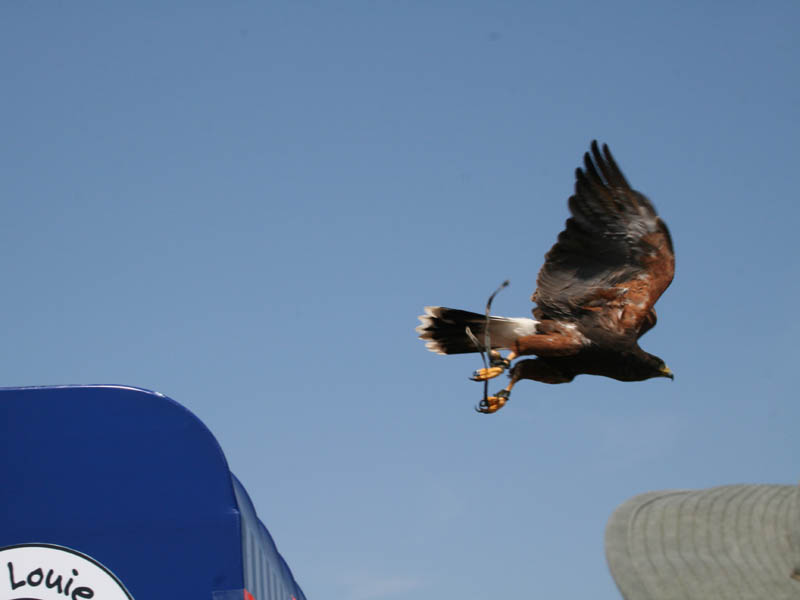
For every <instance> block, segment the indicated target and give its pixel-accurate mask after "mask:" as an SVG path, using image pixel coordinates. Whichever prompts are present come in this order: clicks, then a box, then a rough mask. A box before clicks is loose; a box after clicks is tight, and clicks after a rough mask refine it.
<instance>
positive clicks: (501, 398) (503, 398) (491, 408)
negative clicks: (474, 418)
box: [475, 390, 511, 415]
mask: <svg viewBox="0 0 800 600" xmlns="http://www.w3.org/2000/svg"><path fill="white" fill-rule="evenodd" d="M510 394H511V392H510V391H509V390H501V391H499V392H497V395H496V396H489V397H488V398H484V399H483V400H481V401H480V403H479V404H478V406H476V407H475V410H476V411H478V412H479V413H483V414H484V415H490V414H492V413H495V412H497V411H498V410H500V409H501V408H503V407H504V406H505V405H506V402H508V397H509V395H510Z"/></svg>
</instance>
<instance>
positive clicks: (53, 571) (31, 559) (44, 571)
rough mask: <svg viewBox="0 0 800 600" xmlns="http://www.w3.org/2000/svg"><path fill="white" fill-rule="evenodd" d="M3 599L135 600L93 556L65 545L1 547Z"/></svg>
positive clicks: (0, 581) (0, 578) (0, 592)
mask: <svg viewBox="0 0 800 600" xmlns="http://www.w3.org/2000/svg"><path fill="white" fill-rule="evenodd" d="M0 569H2V570H1V571H0V600H84V599H86V600H88V599H89V598H96V599H97V600H133V598H132V596H131V595H130V594H129V593H128V590H126V589H125V586H124V585H122V583H121V582H120V580H119V579H117V578H116V577H115V576H114V574H113V573H112V572H111V571H109V570H108V569H106V568H105V567H104V566H103V565H101V564H100V563H99V562H97V561H96V560H94V559H93V558H91V557H89V556H86V555H85V554H82V553H80V552H78V551H77V550H72V549H70V548H66V547H64V546H55V545H53V544H20V545H18V546H8V547H6V548H0Z"/></svg>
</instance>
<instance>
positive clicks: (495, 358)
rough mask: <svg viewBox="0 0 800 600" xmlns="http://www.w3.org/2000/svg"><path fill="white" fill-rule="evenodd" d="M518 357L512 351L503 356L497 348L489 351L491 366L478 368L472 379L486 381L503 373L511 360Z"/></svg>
mask: <svg viewBox="0 0 800 600" xmlns="http://www.w3.org/2000/svg"><path fill="white" fill-rule="evenodd" d="M515 358H517V355H516V354H515V353H514V352H510V353H509V354H508V356H507V357H505V358H503V357H502V356H501V355H500V353H499V352H498V351H497V350H490V351H489V364H490V365H491V366H490V367H488V368H486V369H478V370H477V371H475V372H474V373H473V374H472V377H470V379H472V381H486V380H487V379H494V378H495V377H497V376H498V375H501V374H502V373H503V371H505V370H506V369H508V368H509V367H510V366H511V361H512V360H514V359H515Z"/></svg>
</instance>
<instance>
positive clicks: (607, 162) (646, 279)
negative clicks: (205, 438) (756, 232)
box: [532, 141, 675, 339]
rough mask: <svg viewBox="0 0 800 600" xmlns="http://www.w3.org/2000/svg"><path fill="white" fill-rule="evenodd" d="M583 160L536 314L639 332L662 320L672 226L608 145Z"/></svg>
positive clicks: (542, 277)
mask: <svg viewBox="0 0 800 600" xmlns="http://www.w3.org/2000/svg"><path fill="white" fill-rule="evenodd" d="M583 160H584V168H583V169H577V170H576V172H575V177H576V181H575V195H573V196H572V197H570V199H569V209H570V212H571V213H572V217H571V218H570V219H568V220H567V223H566V228H565V229H564V231H562V232H561V233H560V234H559V236H558V241H557V242H556V244H555V245H554V246H553V247H552V248H551V249H550V251H549V252H548V253H547V254H546V255H545V263H544V265H543V266H542V269H541V270H540V271H539V276H538V278H537V281H536V284H537V289H536V291H535V292H534V294H533V297H532V300H533V301H534V302H536V304H537V308H536V309H535V310H534V314H535V315H536V316H537V318H551V319H568V320H574V321H581V322H583V323H584V324H585V325H586V326H588V327H590V328H592V329H596V330H597V331H598V332H601V331H602V332H604V333H605V334H608V335H613V336H619V337H625V338H629V337H631V336H635V337H638V336H640V335H642V333H644V332H645V331H646V330H647V329H649V328H650V327H652V326H653V325H654V324H655V311H654V310H653V305H654V304H655V303H656V300H658V298H659V297H660V296H661V294H662V293H663V292H664V290H666V289H667V287H668V286H669V284H670V283H671V282H672V277H673V275H674V273H675V255H674V252H673V249H672V240H671V238H670V234H669V230H668V229H667V226H666V225H665V224H664V222H663V221H662V220H661V219H660V218H659V217H658V215H657V214H656V211H655V208H653V205H652V204H651V203H650V201H649V200H648V199H647V198H646V197H645V196H644V195H642V194H640V193H639V192H637V191H636V190H634V189H633V188H631V186H630V185H629V184H628V181H627V180H626V179H625V176H624V175H623V174H622V171H620V169H619V167H618V166H617V164H616V162H615V161H614V158H613V157H612V156H611V152H610V151H609V150H608V146H606V145H603V151H602V153H601V152H600V149H599V148H598V146H597V142H596V141H595V142H592V146H591V154H589V153H588V152H587V153H586V154H584V159H583ZM635 337H634V338H633V339H635Z"/></svg>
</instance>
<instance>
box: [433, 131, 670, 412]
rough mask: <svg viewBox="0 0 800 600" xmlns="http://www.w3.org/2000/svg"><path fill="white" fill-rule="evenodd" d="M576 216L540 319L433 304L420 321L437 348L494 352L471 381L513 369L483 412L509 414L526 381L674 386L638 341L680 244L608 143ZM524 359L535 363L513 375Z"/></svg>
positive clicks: (544, 273) (589, 156) (539, 303)
mask: <svg viewBox="0 0 800 600" xmlns="http://www.w3.org/2000/svg"><path fill="white" fill-rule="evenodd" d="M569 210H570V213H571V215H572V216H571V217H570V218H569V219H567V222H566V226H565V229H564V231H562V232H561V233H560V234H559V236H558V240H557V241H556V244H555V245H554V246H553V247H552V248H551V249H550V251H549V252H548V253H547V254H546V255H545V262H544V265H543V266H542V268H541V270H540V271H539V276H538V277H537V279H536V291H534V293H533V296H532V297H531V300H532V301H533V302H535V303H536V307H535V308H534V309H533V316H534V318H533V319H530V318H508V317H498V316H488V310H487V315H486V316H485V315H481V314H478V313H474V312H469V311H465V310H458V309H454V308H446V307H444V306H427V307H425V314H424V315H422V316H420V317H419V319H420V321H421V324H420V325H419V326H418V327H417V332H418V333H419V334H420V336H419V337H420V339H422V340H425V341H426V342H427V343H426V346H427V347H428V349H429V350H431V351H433V352H436V353H438V354H461V353H466V352H482V351H484V350H486V351H487V352H488V354H489V358H490V363H489V364H490V366H488V367H487V368H483V369H479V370H477V371H475V373H474V374H473V377H472V379H473V380H475V381H486V380H488V379H492V378H494V377H497V376H498V375H500V374H502V373H503V372H504V371H506V369H509V377H510V379H511V381H510V383H509V384H508V386H507V387H506V388H505V389H503V390H501V391H500V392H498V393H497V394H495V395H493V396H489V397H487V398H485V399H484V400H483V401H482V402H481V403H480V405H479V406H478V409H477V410H478V411H479V412H483V413H493V412H496V411H498V410H499V409H500V408H502V407H503V406H504V405H505V404H506V402H507V401H508V399H509V396H510V393H511V388H512V387H513V386H514V384H516V383H517V382H518V381H519V380H521V379H532V380H534V381H541V382H543V383H567V382H570V381H572V380H573V379H574V378H575V377H576V376H577V375H582V374H587V375H602V376H604V377H611V378H612V379H617V380H619V381H643V380H645V379H650V378H652V377H668V378H670V379H672V378H673V374H672V371H670V370H669V368H668V367H667V366H666V365H665V364H664V361H663V360H661V359H660V358H659V357H657V356H654V355H652V354H648V353H647V352H645V351H644V350H642V349H641V348H640V347H639V338H640V337H642V335H644V334H645V333H646V332H647V331H649V330H650V329H651V328H652V327H653V326H654V325H655V324H656V311H655V308H654V305H655V303H656V301H657V300H658V298H659V297H660V296H661V294H662V293H663V292H664V290H666V289H667V287H668V286H669V284H670V283H671V282H672V278H673V275H674V273H675V254H674V251H673V248H672V238H671V237H670V234H669V230H668V229H667V226H666V224H665V223H664V221H662V220H661V218H660V217H659V216H658V214H657V213H656V210H655V208H654V207H653V204H652V203H651V202H650V200H648V199H647V197H645V196H644V195H643V194H641V193H639V192H637V191H636V190H634V189H633V188H632V187H631V186H630V184H629V183H628V181H627V179H625V176H624V175H623V174H622V171H621V170H620V169H619V167H618V166H617V163H616V161H615V160H614V157H613V156H612V155H611V152H610V151H609V149H608V146H607V145H605V144H604V145H603V149H602V152H601V151H600V148H599V147H598V145H597V142H596V141H593V142H592V143H591V153H590V152H586V153H585V154H584V156H583V168H582V169H581V168H578V169H576V171H575V193H574V194H573V195H572V196H571V197H570V198H569ZM487 325H488V337H487V331H486V327H487ZM484 339H488V340H490V342H489V347H487V348H483V347H479V346H480V344H478V343H476V342H477V341H478V340H484ZM500 350H507V351H508V354H507V355H506V356H503V355H502V354H501V352H500ZM520 356H535V357H536V358H532V359H526V360H521V361H518V362H517V363H516V364H514V366H513V368H512V366H511V363H512V361H514V360H515V359H516V358H518V357H520Z"/></svg>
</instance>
